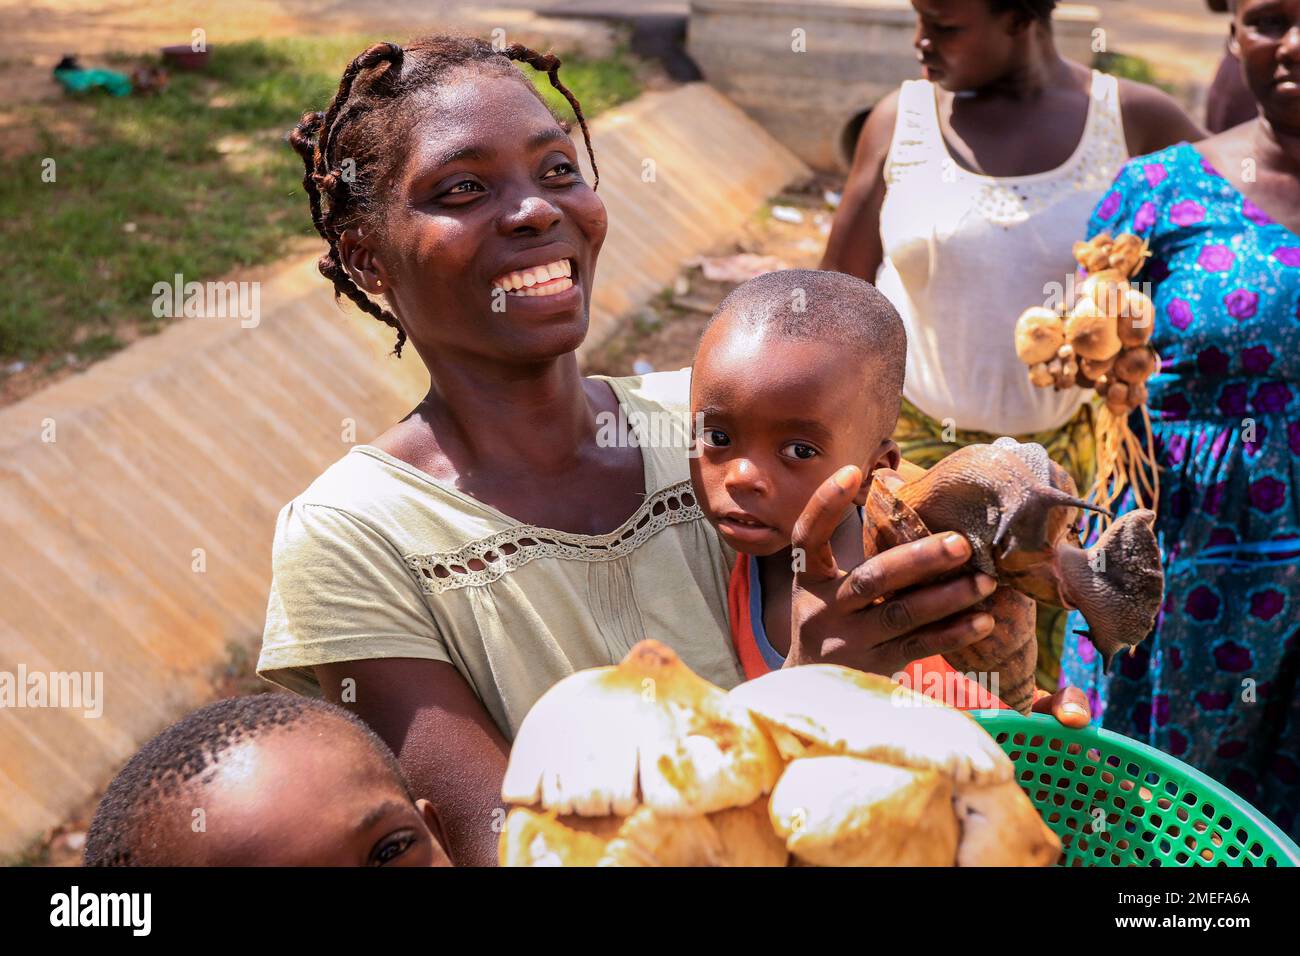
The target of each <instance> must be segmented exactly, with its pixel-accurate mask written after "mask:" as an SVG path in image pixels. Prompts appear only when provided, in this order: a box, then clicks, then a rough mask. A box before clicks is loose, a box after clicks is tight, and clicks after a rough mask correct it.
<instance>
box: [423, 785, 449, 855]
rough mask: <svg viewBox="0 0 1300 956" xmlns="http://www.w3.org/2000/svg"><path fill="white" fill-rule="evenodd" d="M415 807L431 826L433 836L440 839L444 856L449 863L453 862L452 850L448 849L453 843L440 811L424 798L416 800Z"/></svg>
mask: <svg viewBox="0 0 1300 956" xmlns="http://www.w3.org/2000/svg"><path fill="white" fill-rule="evenodd" d="M415 809H416V810H418V811H419V813H420V816H421V817H423V818H424V825H425V826H427V827H428V828H429V832H430V833H432V834H433V838H434V839H435V840H437V841H438V846H439V848H440V849H441V850H442V854H443V856H445V857H446V858H447V865H450V864H451V851H450V850H449V849H447V848H448V847H449V846H450V845H451V844H449V843H448V842H447V830H446V828H445V827H444V826H443V825H442V818H441V817H440V816H438V811H437V810H436V809H434V806H433V804H432V803H430V802H429V801H428V800H425V799H423V798H421V799H419V800H416V801H415Z"/></svg>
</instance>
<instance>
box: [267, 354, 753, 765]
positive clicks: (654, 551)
mask: <svg viewBox="0 0 1300 956" xmlns="http://www.w3.org/2000/svg"><path fill="white" fill-rule="evenodd" d="M606 381H608V382H609V384H610V386H611V387H612V388H613V390H614V394H615V395H616V396H617V398H618V400H619V403H620V406H621V407H622V410H623V411H624V412H625V413H626V415H627V419H628V421H629V422H630V423H631V424H633V425H634V426H636V425H638V424H639V426H640V428H641V429H642V431H641V434H643V435H644V436H646V440H645V441H644V442H643V443H642V446H641V454H642V458H643V461H644V465H645V485H646V499H645V502H644V503H643V504H642V505H641V507H640V508H638V509H637V510H636V512H635V513H633V514H632V515H631V516H630V517H629V518H628V519H627V520H626V521H625V522H624V523H623V524H622V525H621V526H620V527H619V528H617V529H615V530H614V531H612V532H610V533H609V534H602V535H582V534H569V533H566V532H561V531H555V530H551V529H546V528H538V527H535V526H532V525H525V524H521V523H520V522H518V521H515V520H514V519H513V518H510V517H509V516H507V515H504V514H502V513H501V512H499V511H497V510H496V509H495V508H492V507H490V506H488V505H485V504H483V503H482V502H480V501H478V500H476V499H474V498H472V497H470V496H469V495H466V494H464V493H462V492H460V491H458V490H457V489H456V488H454V487H452V486H451V485H448V484H445V483H442V482H439V481H436V480H435V479H433V478H432V477H431V476H429V475H427V474H425V473H424V472H422V471H420V470H418V469H416V468H413V467H412V466H410V465H408V464H406V463H405V462H402V461H400V460H398V459H396V458H394V457H392V456H391V455H388V454H386V453H385V452H383V451H380V450H379V449H378V448H374V447H372V446H369V445H358V446H356V447H354V448H352V449H351V450H350V451H349V452H348V453H347V454H346V455H345V456H343V458H341V459H340V460H339V461H337V462H335V463H334V464H333V465H331V466H330V467H329V468H328V469H327V470H326V471H325V472H324V474H322V475H321V476H320V477H319V478H317V479H316V480H315V481H314V482H312V484H311V486H310V487H308V488H307V490H306V491H304V492H303V493H302V494H301V495H299V496H298V497H297V498H295V499H294V500H293V501H291V502H289V504H287V505H285V507H284V508H283V510H281V512H280V516H279V520H278V522H277V524H276V530H275V543H274V547H273V552H272V568H273V573H274V577H273V580H272V584H271V595H270V600H269V602H268V605H267V614H266V631H265V633H264V634H263V637H262V653H261V656H260V657H259V659H258V662H257V672H258V673H259V674H260V675H261V676H262V677H264V678H266V679H268V680H271V681H274V682H275V683H277V684H281V685H282V686H284V687H287V688H289V689H290V690H294V691H297V692H299V693H310V694H317V693H319V687H318V685H317V683H316V679H315V676H314V674H313V672H312V668H313V667H314V666H316V665H318V664H327V663H336V662H341V661H351V660H366V659H372V658H388V657H413V658H422V659H425V660H434V661H446V662H448V663H450V664H452V665H453V666H454V667H455V668H456V669H457V670H458V671H459V672H460V673H461V674H462V675H463V676H464V678H465V679H466V680H467V681H468V682H469V684H470V686H471V687H472V688H473V689H474V691H475V693H476V694H477V695H478V697H479V699H480V700H481V701H482V702H483V704H484V706H485V707H486V708H487V710H488V712H489V713H490V714H491V715H492V718H493V720H494V721H495V722H496V724H497V726H498V727H500V728H501V731H502V733H504V734H505V735H506V737H507V738H509V739H513V737H514V735H515V732H516V731H517V730H518V729H519V724H520V722H521V721H522V720H523V717H524V715H525V714H526V713H527V712H528V709H529V708H530V707H531V706H532V705H533V703H534V702H535V701H536V700H537V698H538V697H540V696H541V695H542V694H543V693H544V692H545V691H546V690H547V689H548V688H549V687H550V686H551V685H553V684H554V683H555V682H556V681H558V680H560V679H561V678H563V677H565V676H567V675H569V674H572V673H573V672H574V671H577V670H581V669H583V668H587V667H597V666H600V665H605V664H614V663H617V662H618V661H619V660H620V659H621V658H622V657H623V656H624V655H625V654H626V653H627V651H628V650H629V649H631V647H632V646H633V645H634V644H636V643H637V642H638V641H641V640H644V639H645V638H654V639H656V640H659V641H662V642H664V643H665V644H667V645H669V646H670V647H672V648H673V649H675V650H676V651H677V653H678V654H680V655H681V657H682V660H683V661H684V662H685V663H686V664H687V665H688V666H689V667H690V668H691V669H692V670H694V671H695V672H696V673H698V674H700V675H701V676H702V677H705V678H706V679H708V680H710V681H713V682H714V683H715V684H717V685H719V686H721V687H724V688H729V687H732V686H734V685H736V684H738V683H739V682H740V681H742V680H743V679H744V677H743V673H742V671H741V669H740V666H739V664H738V662H737V660H736V657H735V654H734V651H733V650H732V645H731V638H730V631H729V628H728V625H727V580H728V575H729V572H730V568H731V563H732V561H733V560H734V553H733V552H731V551H730V550H729V549H727V548H726V547H725V546H724V545H723V544H722V543H721V541H720V540H719V539H718V537H717V535H716V534H715V533H714V531H713V529H712V528H711V527H710V526H709V524H708V522H707V521H706V520H705V519H704V516H703V514H702V513H701V512H700V508H699V504H698V503H697V502H696V500H695V498H694V495H693V494H692V492H691V485H690V473H689V469H688V461H687V455H686V449H685V447H684V445H683V443H682V442H681V441H680V440H671V441H670V440H669V433H670V431H671V432H673V433H674V434H676V435H679V436H680V434H689V426H688V424H687V416H688V412H689V388H690V370H689V369H683V370H681V371H679V372H657V373H653V374H650V375H645V376H640V377H632V378H622V379H606ZM665 416H668V417H667V418H666V417H665ZM668 420H671V422H672V423H673V424H672V428H671V429H670V428H668V427H666V426H665V422H666V421H668ZM682 429H684V430H685V431H684V432H683V431H680V430H682ZM675 430H677V431H675ZM610 431H611V433H616V430H615V429H614V428H613V427H611V429H610ZM557 493H562V492H560V491H559V490H557Z"/></svg>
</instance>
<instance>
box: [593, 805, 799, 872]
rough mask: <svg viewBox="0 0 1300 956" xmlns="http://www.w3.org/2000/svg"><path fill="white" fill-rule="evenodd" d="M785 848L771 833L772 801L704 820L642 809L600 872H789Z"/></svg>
mask: <svg viewBox="0 0 1300 956" xmlns="http://www.w3.org/2000/svg"><path fill="white" fill-rule="evenodd" d="M788 859H789V854H788V853H787V852H786V849H785V842H784V841H783V840H782V839H781V838H780V837H778V836H777V835H776V833H775V832H773V830H772V824H771V823H770V822H769V821H768V818H767V801H766V800H762V799H760V800H755V801H754V802H753V803H751V804H750V805H749V806H746V807H732V808H731V809H728V810H720V811H718V812H717V813H710V814H707V815H705V816H696V817H680V816H665V815H664V814H662V813H656V812H655V811H654V810H652V809H651V808H650V807H641V808H640V809H639V810H637V811H636V812H635V813H634V814H632V815H631V816H630V817H628V818H627V819H626V820H625V821H623V824H622V826H621V827H620V828H619V831H618V834H617V835H616V836H615V837H614V839H612V840H610V842H609V845H608V847H607V848H606V850H605V853H604V855H603V856H602V858H601V859H600V862H599V863H598V864H597V865H599V866H691V867H696V866H785V865H786V862H787V860H788Z"/></svg>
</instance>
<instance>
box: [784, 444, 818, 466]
mask: <svg viewBox="0 0 1300 956" xmlns="http://www.w3.org/2000/svg"><path fill="white" fill-rule="evenodd" d="M781 454H783V455H785V456H786V457H787V458H794V459H796V460H798V461H810V460H811V459H813V458H816V457H817V455H818V454H819V452H818V451H817V449H816V448H814V447H813V446H812V445H805V444H804V443H803V442H801V441H792V442H790V444H788V445H786V446H785V447H783V448H782V449H781Z"/></svg>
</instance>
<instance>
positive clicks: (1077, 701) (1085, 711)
mask: <svg viewBox="0 0 1300 956" xmlns="http://www.w3.org/2000/svg"><path fill="white" fill-rule="evenodd" d="M1033 710H1034V713H1036V714H1051V715H1052V716H1053V717H1055V718H1056V719H1057V720H1059V721H1060V722H1061V726H1063V727H1087V726H1088V721H1090V720H1092V709H1091V708H1090V707H1089V706H1088V697H1087V695H1086V694H1084V692H1083V691H1081V690H1079V688H1077V687H1062V688H1061V689H1060V690H1058V691H1057V692H1056V693H1055V694H1049V693H1048V692H1047V691H1045V690H1042V689H1041V688H1040V689H1038V690H1036V691H1034V703H1033Z"/></svg>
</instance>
